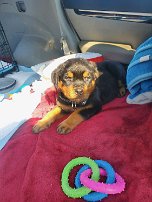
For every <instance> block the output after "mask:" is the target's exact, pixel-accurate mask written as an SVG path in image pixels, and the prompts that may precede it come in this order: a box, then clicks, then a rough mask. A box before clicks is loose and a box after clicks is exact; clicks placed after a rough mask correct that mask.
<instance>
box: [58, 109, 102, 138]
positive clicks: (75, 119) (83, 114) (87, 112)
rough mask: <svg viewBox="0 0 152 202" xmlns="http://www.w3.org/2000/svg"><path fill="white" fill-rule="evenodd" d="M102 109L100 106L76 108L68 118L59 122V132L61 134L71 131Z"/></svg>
mask: <svg viewBox="0 0 152 202" xmlns="http://www.w3.org/2000/svg"><path fill="white" fill-rule="evenodd" d="M98 111H100V107H99V106H98V107H86V108H83V109H77V110H75V111H74V112H73V113H72V114H71V115H70V116H69V117H68V118H67V119H66V120H64V121H63V122H62V123H60V124H59V126H58V128H57V132H58V133H59V134H67V133H70V132H71V131H72V130H73V129H74V128H75V127H76V126H78V125H79V124H80V123H81V122H83V121H84V120H86V119H89V118H90V117H91V116H93V115H95V114H96V113H97V112H98Z"/></svg>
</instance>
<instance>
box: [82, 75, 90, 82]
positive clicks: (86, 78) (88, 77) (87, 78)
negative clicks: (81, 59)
mask: <svg viewBox="0 0 152 202" xmlns="http://www.w3.org/2000/svg"><path fill="white" fill-rule="evenodd" d="M83 79H84V81H89V80H90V79H91V77H90V76H87V77H83Z"/></svg>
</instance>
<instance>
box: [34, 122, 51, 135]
mask: <svg viewBox="0 0 152 202" xmlns="http://www.w3.org/2000/svg"><path fill="white" fill-rule="evenodd" d="M49 126H50V123H48V122H45V121H42V120H40V121H38V122H37V123H36V124H35V125H34V126H33V129H32V131H33V133H39V132H41V131H43V130H45V129H47V128H49Z"/></svg>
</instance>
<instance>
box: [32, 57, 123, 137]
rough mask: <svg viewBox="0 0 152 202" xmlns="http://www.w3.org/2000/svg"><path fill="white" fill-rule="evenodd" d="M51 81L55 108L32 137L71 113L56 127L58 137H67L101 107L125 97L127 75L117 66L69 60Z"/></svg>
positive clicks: (34, 130)
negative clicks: (55, 95) (115, 99)
mask: <svg viewBox="0 0 152 202" xmlns="http://www.w3.org/2000/svg"><path fill="white" fill-rule="evenodd" d="M51 77H52V82H53V83H54V85H55V87H56V90H57V100H56V106H55V107H54V108H53V109H52V110H51V111H50V112H48V113H47V114H46V115H45V116H44V118H42V119H41V120H39V121H38V122H37V123H36V125H35V126H34V127H33V132H34V133H39V132H41V131H42V130H44V129H46V128H48V127H49V126H50V125H51V124H52V123H53V122H54V121H56V120H57V119H59V118H61V117H63V116H64V115H65V114H67V113H71V114H70V116H69V117H68V118H67V119H65V120H64V121H62V122H61V123H60V124H59V126H58V127H57V132H58V133H59V134H68V133H70V132H71V131H72V130H73V129H74V128H75V127H76V126H77V125H79V124H80V123H81V122H82V121H84V120H86V119H89V118H90V117H92V116H93V115H95V114H96V113H98V112H100V111H101V109H102V105H104V104H106V103H108V102H110V101H112V100H113V99H114V98H116V97H122V96H124V95H125V93H126V90H125V78H126V71H125V68H124V67H123V66H122V65H121V64H120V63H117V62H111V61H105V62H102V63H99V64H98V65H96V63H94V62H90V61H88V60H86V59H81V58H76V59H69V60H67V61H66V62H64V63H63V64H61V65H59V67H58V68H57V69H55V70H54V71H53V72H52V75H51Z"/></svg>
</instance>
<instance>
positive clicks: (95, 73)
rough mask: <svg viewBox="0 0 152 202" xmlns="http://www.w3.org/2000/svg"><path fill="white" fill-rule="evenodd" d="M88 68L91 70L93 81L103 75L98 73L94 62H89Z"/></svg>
mask: <svg viewBox="0 0 152 202" xmlns="http://www.w3.org/2000/svg"><path fill="white" fill-rule="evenodd" d="M89 63H90V67H91V68H92V70H93V72H94V76H95V79H97V78H98V77H99V76H101V75H102V74H103V72H100V71H98V68H97V65H96V63H95V62H92V61H89Z"/></svg>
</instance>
